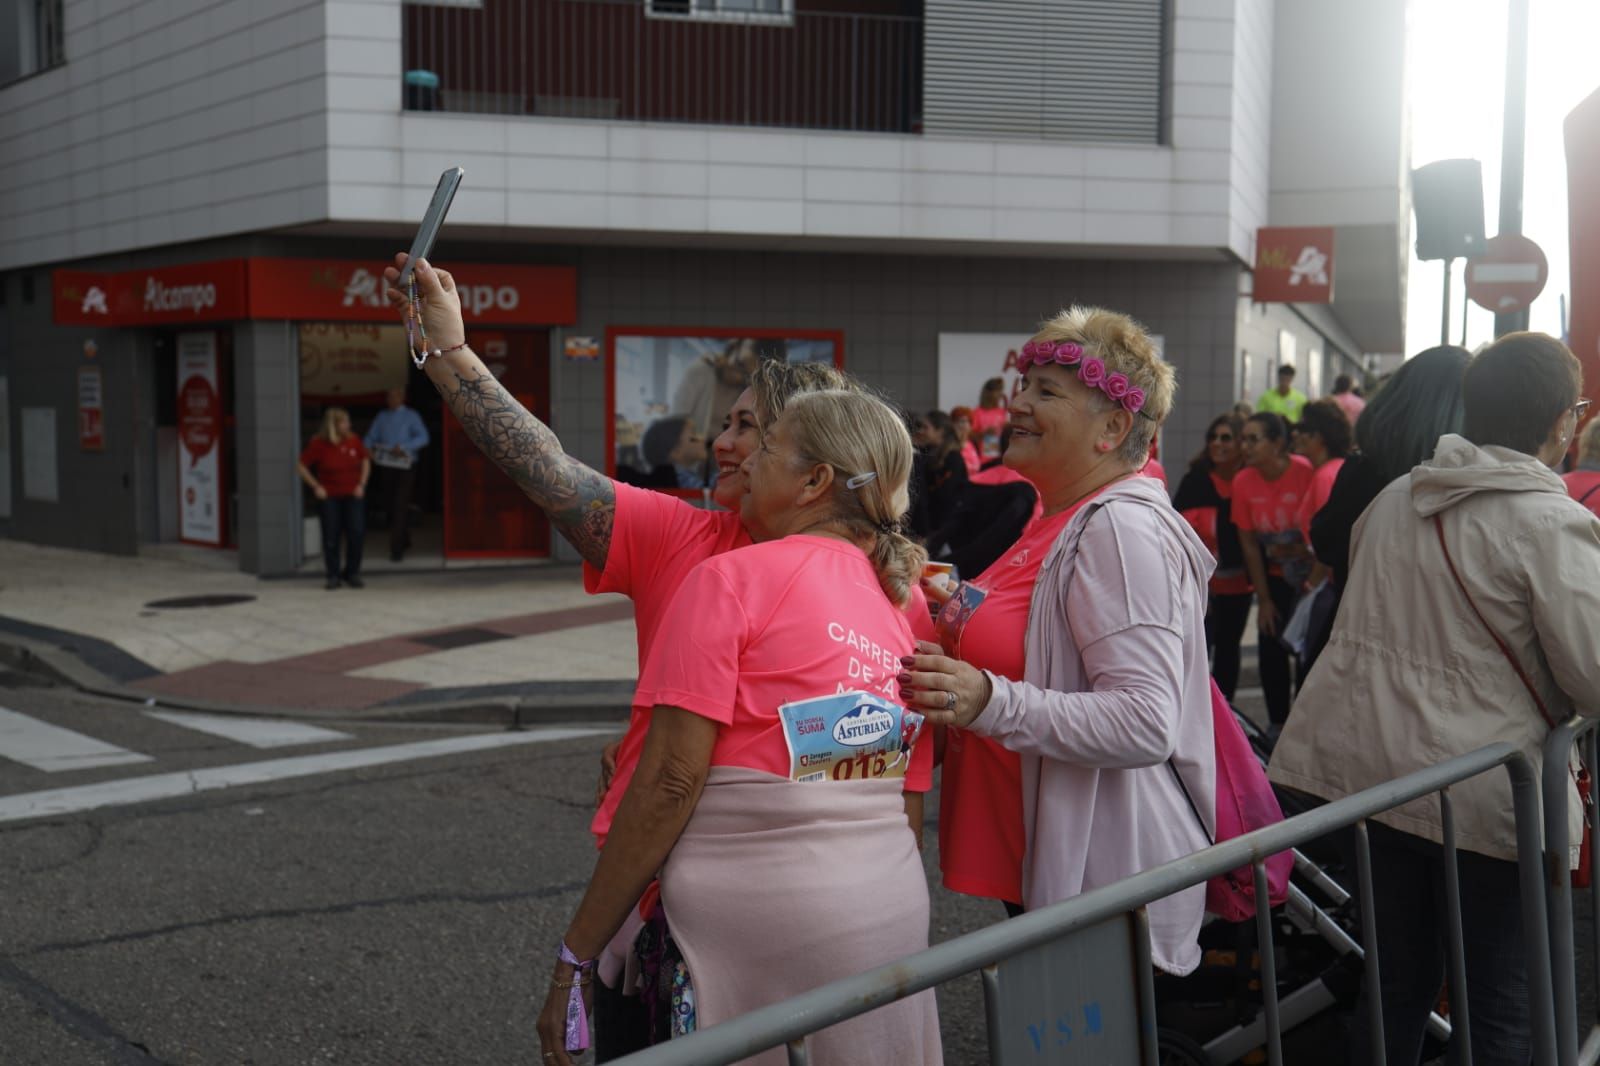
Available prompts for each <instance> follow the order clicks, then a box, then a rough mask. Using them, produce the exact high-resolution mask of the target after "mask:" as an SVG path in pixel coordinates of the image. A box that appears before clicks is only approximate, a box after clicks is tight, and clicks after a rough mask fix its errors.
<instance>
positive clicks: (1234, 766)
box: [1167, 681, 1294, 922]
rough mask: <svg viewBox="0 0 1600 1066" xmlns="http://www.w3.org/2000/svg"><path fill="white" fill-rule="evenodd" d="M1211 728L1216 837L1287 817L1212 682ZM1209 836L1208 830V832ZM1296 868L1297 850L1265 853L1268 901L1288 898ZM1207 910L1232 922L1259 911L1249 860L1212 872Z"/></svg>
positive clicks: (1180, 783) (1196, 813)
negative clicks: (1213, 746)
mask: <svg viewBox="0 0 1600 1066" xmlns="http://www.w3.org/2000/svg"><path fill="white" fill-rule="evenodd" d="M1211 729H1212V733H1213V735H1214V738H1215V746H1216V757H1217V823H1216V824H1217V835H1216V839H1215V840H1212V843H1214V844H1215V843H1220V842H1221V841H1224V840H1232V839H1233V838H1234V837H1239V836H1243V835H1244V834H1246V833H1248V832H1251V831H1252V830H1255V829H1261V828H1263V827H1265V826H1269V825H1275V824H1276V823H1278V822H1281V821H1283V808H1282V807H1280V806H1279V805H1278V797H1277V796H1275V795H1273V793H1272V785H1271V784H1269V783H1268V781H1267V772H1266V771H1265V770H1264V769H1262V767H1261V760H1260V759H1258V758H1256V753H1255V749H1253V748H1251V747H1250V741H1249V739H1248V738H1247V737H1246V736H1245V735H1244V730H1243V729H1242V728H1241V727H1240V726H1239V720H1238V719H1237V718H1235V717H1234V715H1233V708H1232V707H1230V706H1229V705H1228V701H1227V700H1226V699H1225V698H1224V697H1223V695H1222V691H1221V690H1220V689H1218V688H1217V683H1216V682H1215V681H1212V682H1211ZM1167 765H1168V766H1170V767H1172V775H1173V776H1174V777H1176V778H1177V779H1178V787H1179V788H1180V789H1182V790H1183V795H1184V798H1185V799H1187V800H1188V801H1189V808H1190V810H1192V811H1194V816H1195V818H1196V819H1197V820H1198V821H1199V822H1200V827H1201V830H1202V831H1204V829H1205V824H1206V823H1205V819H1204V818H1201V817H1200V809H1199V808H1198V807H1196V806H1195V803H1194V797H1193V796H1190V795H1189V789H1188V787H1187V786H1186V785H1184V783H1183V777H1182V776H1181V775H1179V773H1178V768H1177V766H1176V765H1175V764H1173V763H1172V762H1171V761H1168V763H1167ZM1207 839H1208V840H1210V839H1211V837H1210V834H1207ZM1293 868H1294V853H1293V852H1292V851H1280V852H1278V853H1277V854H1276V855H1272V856H1269V857H1268V858H1267V897H1268V898H1267V904H1268V906H1271V907H1276V906H1277V905H1278V904H1280V903H1282V902H1283V901H1284V900H1286V899H1288V898H1289V871H1290V870H1292V869H1293ZM1206 910H1208V911H1210V912H1211V913H1212V914H1214V915H1216V916H1217V917H1218V918H1222V919H1223V920H1225V921H1229V922H1243V921H1247V920H1248V919H1250V918H1253V917H1255V913H1256V881H1255V872H1254V871H1253V870H1252V869H1251V867H1250V866H1248V865H1245V866H1241V867H1239V868H1238V869H1237V870H1230V871H1229V872H1228V873H1225V874H1221V875H1219V876H1217V877H1213V878H1212V879H1211V880H1209V881H1207V882H1206Z"/></svg>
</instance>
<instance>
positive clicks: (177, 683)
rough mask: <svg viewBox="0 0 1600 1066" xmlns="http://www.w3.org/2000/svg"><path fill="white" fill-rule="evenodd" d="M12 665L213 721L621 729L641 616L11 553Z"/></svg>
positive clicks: (468, 587) (210, 568)
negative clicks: (609, 720)
mask: <svg viewBox="0 0 1600 1066" xmlns="http://www.w3.org/2000/svg"><path fill="white" fill-rule="evenodd" d="M0 647H3V649H4V650H5V652H6V657H7V659H8V660H9V661H10V662H11V663H12V664H13V665H22V666H25V667H28V668H31V669H42V670H44V671H46V672H49V673H52V674H55V675H56V676H57V677H59V678H62V679H64V680H66V681H69V682H71V683H73V684H76V685H79V686H80V687H84V688H88V689H91V690H96V691H104V692H108V693H111V694H115V695H119V696H124V697H126V698H130V699H139V698H142V699H145V700H150V699H153V700H155V701H157V702H159V703H161V704H166V705H173V706H187V707H197V708H205V709H211V710H222V711H226V710H240V711H250V712H252V713H260V712H262V711H271V712H274V713H280V714H293V715H304V716H312V717H316V716H326V715H332V714H358V715H359V716H361V717H372V718H382V717H399V718H406V717H410V718H422V717H447V718H448V717H458V718H474V717H482V716H484V715H487V716H488V717H490V718H492V719H498V718H500V717H505V716H510V717H512V718H518V717H521V716H523V715H526V716H527V717H528V718H529V720H533V719H537V718H545V717H549V716H550V715H552V714H554V715H563V714H565V715H567V716H568V717H570V713H571V712H576V711H584V712H594V713H603V714H605V715H607V716H610V717H620V716H621V715H622V713H623V712H624V710H625V708H626V706H627V703H628V698H629V695H630V694H631V691H632V687H633V683H634V678H635V677H636V675H637V670H638V663H637V655H636V652H635V642H634V630H633V607H632V604H631V603H630V602H629V601H628V600H627V599H625V598H624V597H621V596H614V595H607V596H590V595H587V594H586V593H585V592H584V591H583V585H582V576H581V574H580V572H579V569H578V567H576V566H573V565H564V564H548V565H536V566H525V567H514V568H492V569H485V568H470V569H460V570H435V571H416V570H408V571H397V572H393V573H388V574H376V575H373V576H372V577H370V578H369V579H368V581H367V584H366V587H365V588H363V589H351V588H341V589H338V590H336V591H330V590H327V589H324V588H323V587H322V581H321V579H320V576H315V575H312V576H306V577H303V578H300V577H297V578H289V579H282V580H271V581H263V580H260V579H257V578H255V577H253V576H251V575H249V574H244V573H240V572H238V571H236V570H229V569H223V568H220V567H217V566H215V565H207V564H206V562H205V557H204V556H202V555H195V556H192V557H191V558H188V559H185V558H171V557H167V555H165V554H163V555H158V556H138V557H131V558H130V557H124V556H110V555H100V554H95V553H91V552H75V551H68V550H64V549H60V548H48V547H41V546H38V545H32V544H25V543H21V542H18V541H11V540H0Z"/></svg>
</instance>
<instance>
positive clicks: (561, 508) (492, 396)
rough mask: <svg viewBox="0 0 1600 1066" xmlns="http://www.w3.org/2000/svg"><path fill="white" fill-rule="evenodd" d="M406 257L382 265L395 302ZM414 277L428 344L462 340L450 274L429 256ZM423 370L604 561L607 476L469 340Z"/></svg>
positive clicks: (494, 455) (586, 551) (609, 518)
mask: <svg viewBox="0 0 1600 1066" xmlns="http://www.w3.org/2000/svg"><path fill="white" fill-rule="evenodd" d="M405 259H406V257H405V255H404V254H401V255H398V256H396V257H395V263H396V266H395V267H390V268H388V269H387V270H385V271H384V276H385V278H386V279H387V281H388V287H387V294H388V297H389V300H390V302H391V303H393V304H395V305H396V306H400V307H403V306H404V305H405V303H406V299H405V297H404V296H402V295H401V294H400V292H399V291H398V290H396V289H395V288H394V285H395V283H396V282H397V281H398V280H399V277H400V271H399V270H398V269H397V267H398V266H402V265H404V263H405ZM416 278H417V295H418V298H419V300H420V301H421V303H422V316H423V323H424V325H426V327H427V330H428V343H429V346H430V347H437V348H449V347H452V346H454V345H457V344H460V343H461V342H462V340H463V339H464V338H465V336H466V332H465V326H464V325H463V324H462V321H461V300H460V297H459V296H458V295H457V293H456V287H455V281H454V279H452V278H451V277H450V275H449V273H448V272H446V271H443V270H434V269H433V268H432V267H430V266H429V265H428V262H427V260H422V261H421V262H420V263H419V264H418V265H417V270H416ZM423 370H424V371H425V372H426V373H427V375H428V380H430V381H432V382H433V386H434V388H436V389H438V390H439V395H440V396H442V397H443V398H444V402H445V404H446V405H447V406H448V407H449V408H450V411H451V413H452V414H454V415H455V416H456V420H457V421H458V422H460V423H461V428H462V429H464V430H466V432H467V436H469V437H471V438H472V442H473V443H474V444H476V445H477V446H478V447H479V448H481V449H482V450H483V453H484V454H485V455H487V456H488V457H489V458H490V459H492V460H494V463H495V465H496V466H498V467H499V468H500V469H501V470H504V471H505V472H506V473H507V474H509V475H510V476H511V479H512V480H513V481H515V482H516V483H517V484H518V485H519V486H521V488H522V491H523V492H525V493H527V495H528V498H529V499H531V500H532V501H533V502H534V503H536V504H538V505H539V507H540V509H541V510H543V511H544V513H545V514H546V515H548V516H549V518H550V521H551V523H552V524H553V525H554V526H555V527H556V530H557V532H559V533H560V534H561V535H562V536H563V537H565V538H566V539H567V541H568V542H569V543H570V544H571V545H572V546H573V547H574V548H576V549H578V554H579V555H582V556H583V558H584V560H585V561H586V562H588V563H589V564H590V565H592V566H594V567H596V568H598V569H604V568H605V565H606V555H607V554H608V552H609V550H610V548H611V529H612V523H613V520H614V519H615V517H616V513H617V495H616V489H615V487H614V486H613V485H612V482H611V479H610V478H608V477H606V476H605V475H604V474H602V473H600V472H598V471H596V470H593V469H591V468H589V467H587V466H585V465H584V464H583V463H580V462H579V461H578V460H576V459H574V458H573V457H572V456H570V455H568V454H567V453H566V450H565V449H564V448H562V447H561V441H559V440H558V439H556V435H555V433H554V432H553V431H552V430H551V429H550V427H549V426H547V425H545V424H544V423H543V422H541V421H539V420H538V419H537V418H535V417H533V415H532V414H530V413H529V411H528V409H527V408H525V407H523V406H522V405H521V404H520V403H518V402H517V400H516V397H514V396H512V395H511V393H509V392H507V391H506V388H505V386H503V385H501V384H500V382H498V381H496V380H495V377H494V375H493V374H491V373H489V368H488V367H486V366H484V365H483V361H482V360H481V359H479V358H478V357H477V355H475V354H474V353H473V352H472V350H471V349H470V348H462V349H460V350H459V351H454V352H450V353H449V354H447V355H442V356H435V357H434V358H431V359H429V360H428V361H427V363H426V364H425V365H424V367H423Z"/></svg>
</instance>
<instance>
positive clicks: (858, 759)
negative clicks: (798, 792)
mask: <svg viewBox="0 0 1600 1066" xmlns="http://www.w3.org/2000/svg"><path fill="white" fill-rule="evenodd" d="M778 720H779V721H780V722H782V723H783V740H784V743H785V744H787V745H788V746H789V779H790V780H791V781H801V782H810V781H861V780H869V781H870V780H877V779H880V778H888V779H899V778H903V777H905V776H906V769H907V768H908V767H909V766H910V765H911V749H912V747H913V746H914V745H915V744H916V742H917V738H918V737H919V736H921V735H922V721H923V719H922V715H920V714H918V713H917V712H916V711H908V710H906V709H905V708H904V707H901V706H900V705H899V704H896V703H890V702H889V701H888V700H885V699H880V698H879V697H877V696H873V695H871V694H869V693H866V692H841V693H839V694H838V695H836V696H819V697H817V698H816V699H813V700H801V701H799V702H798V703H786V704H784V705H783V706H782V707H779V708H778Z"/></svg>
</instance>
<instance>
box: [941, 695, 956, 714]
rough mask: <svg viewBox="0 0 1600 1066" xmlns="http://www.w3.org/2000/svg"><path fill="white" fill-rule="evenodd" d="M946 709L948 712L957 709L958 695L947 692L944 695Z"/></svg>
mask: <svg viewBox="0 0 1600 1066" xmlns="http://www.w3.org/2000/svg"><path fill="white" fill-rule="evenodd" d="M944 709H945V710H947V711H953V710H955V709H956V694H955V693H954V692H946V693H945V694H944Z"/></svg>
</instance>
